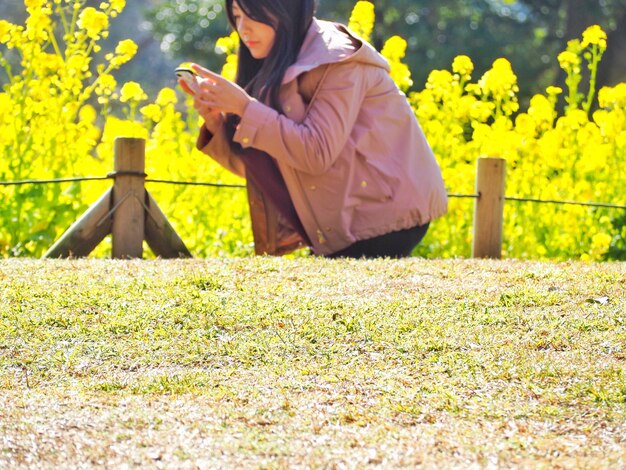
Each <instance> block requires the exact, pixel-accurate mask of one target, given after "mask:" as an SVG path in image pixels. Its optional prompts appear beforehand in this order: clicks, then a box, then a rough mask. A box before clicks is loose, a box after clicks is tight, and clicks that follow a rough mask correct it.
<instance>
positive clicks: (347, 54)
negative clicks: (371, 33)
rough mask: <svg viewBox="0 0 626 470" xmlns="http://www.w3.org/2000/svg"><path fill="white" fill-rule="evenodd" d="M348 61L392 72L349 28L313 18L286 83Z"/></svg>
mask: <svg viewBox="0 0 626 470" xmlns="http://www.w3.org/2000/svg"><path fill="white" fill-rule="evenodd" d="M348 61H350V62H352V61H356V62H360V63H363V64H367V65H373V66H376V67H381V68H383V69H385V70H386V71H387V72H389V70H390V68H389V62H387V60H386V59H385V58H384V57H383V56H382V55H380V54H379V53H378V51H376V49H374V48H373V47H372V46H371V45H370V44H369V43H368V42H367V41H365V40H363V39H361V38H360V37H358V36H357V35H356V34H355V33H354V32H352V31H351V30H350V29H349V28H348V27H346V26H344V25H342V24H340V23H333V22H330V21H322V20H318V19H317V18H313V22H312V23H311V26H310V27H309V30H308V31H307V34H306V37H305V38H304V42H303V43H302V47H301V48H300V53H299V54H298V58H297V59H296V62H295V63H294V64H292V65H290V66H289V67H288V68H287V70H286V71H285V76H284V77H283V81H282V83H283V84H285V83H288V82H290V81H292V80H295V79H296V78H297V77H298V76H299V75H300V74H302V73H305V72H308V71H309V70H312V69H314V68H316V67H319V66H320V65H326V64H333V63H337V62H348Z"/></svg>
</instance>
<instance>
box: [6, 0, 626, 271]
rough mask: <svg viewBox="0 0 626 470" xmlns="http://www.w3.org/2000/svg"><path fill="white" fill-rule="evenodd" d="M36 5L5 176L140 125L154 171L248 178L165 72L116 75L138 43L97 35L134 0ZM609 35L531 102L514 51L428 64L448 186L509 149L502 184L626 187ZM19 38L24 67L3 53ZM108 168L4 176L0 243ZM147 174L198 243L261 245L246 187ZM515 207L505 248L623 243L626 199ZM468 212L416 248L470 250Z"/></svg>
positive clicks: (48, 234) (393, 42) (24, 232)
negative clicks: (603, 65) (600, 205)
mask: <svg viewBox="0 0 626 470" xmlns="http://www.w3.org/2000/svg"><path fill="white" fill-rule="evenodd" d="M25 7H26V10H27V13H28V17H27V19H26V21H25V23H24V24H23V25H19V24H13V23H10V22H7V21H5V20H0V54H1V55H0V60H1V65H2V66H3V67H4V71H5V73H4V75H3V76H1V78H0V80H1V83H2V93H0V104H1V107H2V110H3V113H2V115H0V136H1V137H0V139H1V140H0V158H1V160H0V180H3V181H12V180H22V179H27V178H52V177H63V176H79V175H97V176H101V175H105V174H106V173H107V172H109V171H110V170H111V169H112V166H113V163H112V159H113V155H112V143H113V139H114V138H115V137H118V136H131V137H144V138H146V139H147V158H146V162H147V173H148V175H149V177H150V178H154V179H157V178H160V179H173V180H190V181H193V180H200V181H210V182H225V183H242V181H241V180H240V179H238V178H236V177H234V176H232V175H230V174H228V173H226V172H225V171H224V170H222V169H221V168H220V167H219V166H218V165H216V164H215V163H213V162H212V161H211V160H210V159H208V158H206V156H204V155H202V154H201V153H199V152H198V151H197V150H195V136H196V133H197V129H198V125H199V122H198V118H197V116H196V115H195V114H194V113H193V112H192V111H191V108H190V103H189V101H185V98H183V95H182V93H180V92H178V91H174V90H172V89H170V88H164V89H162V90H161V91H160V92H158V94H156V96H155V97H154V98H152V99H150V98H148V96H147V95H146V93H145V92H144V90H143V87H142V84H141V83H139V82H126V83H118V82H117V81H116V79H115V75H114V73H115V72H116V71H117V70H118V69H119V68H120V67H122V66H123V65H124V64H125V63H126V62H128V61H130V60H131V59H132V57H133V56H134V55H135V53H136V45H135V44H134V43H133V42H132V41H129V40H121V41H120V42H119V43H118V45H117V46H116V47H115V48H114V49H113V50H112V51H100V50H99V49H100V48H101V46H100V44H101V42H102V40H103V38H105V37H106V36H107V35H108V31H109V27H110V22H111V21H114V18H115V17H116V16H117V14H119V12H120V11H122V10H123V9H124V7H125V2H124V0H117V1H112V2H110V3H106V2H105V3H102V4H101V5H99V7H98V8H94V7H88V6H86V5H85V3H84V2H82V1H75V0H55V1H44V0H27V1H25ZM374 15H375V11H374V8H373V7H372V4H370V3H369V2H357V3H356V5H355V8H354V9H353V12H352V14H351V16H350V26H352V27H353V28H354V29H355V30H357V31H358V32H359V33H360V34H363V35H365V36H368V35H370V34H372V31H374V30H375V26H374V20H375V16H374ZM220 44H221V46H222V49H224V50H225V51H226V52H229V53H230V55H227V57H228V58H227V59H226V67H225V68H224V73H225V74H226V75H230V76H232V73H233V67H234V63H233V57H232V52H233V49H232V41H229V40H227V39H224V40H222V41H221V43H220ZM606 47H607V40H606V35H605V33H604V32H603V31H602V30H601V29H600V28H599V27H597V26H594V27H590V28H589V29H588V30H587V31H585V34H584V35H583V36H582V38H579V39H576V40H573V41H571V42H570V44H569V45H568V48H567V50H566V51H563V52H562V53H561V54H560V55H559V56H558V61H559V64H560V66H561V67H562V69H563V73H565V74H566V75H567V77H568V78H567V82H566V83H567V89H565V90H561V89H560V88H557V87H549V88H547V89H546V91H545V93H542V94H537V95H535V96H534V97H532V98H531V99H530V103H529V105H528V106H525V107H524V108H523V109H520V104H519V99H518V93H519V86H520V85H519V83H518V80H517V75H516V73H515V71H514V70H513V68H512V66H511V64H510V62H509V61H508V60H507V59H505V58H499V59H497V60H495V61H494V62H493V64H492V67H491V68H490V69H489V70H486V71H484V72H482V74H481V73H480V72H478V73H476V72H475V71H474V65H473V62H472V59H471V58H470V57H467V56H458V57H456V58H455V59H454V61H453V63H452V64H451V67H450V70H434V71H432V72H431V73H430V75H429V77H428V80H427V83H426V85H425V87H424V89H423V90H420V91H418V92H409V99H410V102H411V104H412V105H413V107H414V109H415V112H416V115H417V116H418V118H419V120H420V123H421V125H422V127H423V128H424V131H425V132H426V134H427V136H428V139H429V141H430V142H431V145H432V146H433V148H434V150H435V153H436V155H437V157H438V159H439V162H440V164H441V166H442V170H443V172H444V179H445V181H446V184H447V187H448V190H449V192H451V193H465V194H471V193H473V185H474V172H475V165H476V160H477V158H479V157H481V156H500V157H504V158H506V159H507V163H508V175H507V195H510V196H517V197H534V198H537V197H539V198H544V199H567V200H577V201H602V202H612V203H620V202H623V189H622V188H623V187H624V186H625V185H624V177H623V174H622V173H621V172H620V171H619V168H620V167H621V165H622V164H623V162H624V158H625V157H626V155H625V152H626V150H625V149H626V118H625V108H626V84H623V83H622V84H619V85H617V86H615V87H605V88H603V89H601V90H600V91H599V93H598V94H597V96H596V94H595V83H594V77H595V71H596V70H597V68H598V64H599V61H600V58H601V56H602V54H603V53H604V52H605V50H606ZM609 47H610V46H609ZM406 50H407V43H406V41H405V40H404V39H403V38H401V37H400V36H392V37H390V38H389V39H388V40H387V41H385V42H384V43H383V46H382V47H381V52H382V53H383V55H385V57H387V59H388V60H389V61H390V63H391V65H392V75H393V77H394V79H395V80H396V82H397V83H398V85H399V86H400V88H401V89H403V90H407V91H408V90H409V88H410V87H411V85H412V78H411V72H410V70H409V68H408V67H407V66H406V65H405V63H404V61H405V51H406ZM16 52H17V53H18V55H19V57H20V58H21V63H20V64H19V66H17V67H16V66H11V65H10V63H11V62H10V61H8V60H6V58H5V57H6V55H7V54H12V55H15V53H16ZM96 57H97V58H98V60H96ZM101 57H103V59H102V60H100V58H101ZM554 60H557V58H554ZM584 72H585V73H584ZM583 76H585V77H587V76H588V77H589V80H587V79H586V78H585V80H587V81H590V84H589V86H587V85H586V83H584V82H583V78H582V77H583ZM477 77H478V78H477ZM581 90H585V92H584V93H583V92H581ZM562 108H564V111H559V110H560V109H562ZM4 110H7V111H4ZM110 184H111V183H110V181H106V182H102V183H99V182H88V183H72V184H65V185H46V186H41V185H25V186H0V219H1V220H2V227H1V228H0V255H1V256H24V255H26V256H40V255H41V254H42V253H43V252H44V251H45V250H46V249H47V248H48V247H49V246H50V245H51V244H52V243H53V242H54V240H55V239H56V238H58V237H59V236H60V234H61V233H62V232H63V230H65V229H66V228H67V227H68V226H69V225H70V224H71V223H72V222H73V221H74V220H75V219H76V218H77V217H78V216H79V215H80V214H81V213H82V212H83V211H84V210H85V209H86V208H87V207H88V206H89V204H91V203H93V202H94V201H95V200H96V199H97V198H98V197H99V195H100V194H101V193H102V192H103V191H104V190H105V189H106V188H107V187H108V186H110ZM148 189H149V190H150V192H151V193H152V195H153V196H154V197H155V199H156V200H157V202H158V203H159V205H160V207H161V208H162V210H163V211H164V212H165V214H166V215H167V216H168V218H169V219H170V221H171V222H172V224H173V225H174V227H175V229H176V230H177V231H178V233H179V234H180V235H181V237H182V238H183V240H184V241H185V243H186V244H187V245H188V247H189V248H190V250H191V251H192V253H193V254H194V255H195V256H213V255H222V254H227V255H246V254H250V253H252V247H251V234H250V230H249V221H248V216H247V204H246V200H245V192H244V191H243V190H241V189H217V188H207V187H189V186H173V185H157V184H150V185H149V186H148ZM505 211H506V212H505V221H506V222H505V223H506V227H505V232H504V238H505V240H504V243H505V246H504V255H505V256H512V257H525V258H556V259H566V258H583V259H603V258H607V257H618V258H625V257H626V245H625V244H624V237H625V236H626V229H625V228H624V225H625V223H626V216H624V212H623V211H620V210H609V209H589V208H582V207H578V206H560V205H547V204H546V205H537V204H532V203H517V202H515V203H511V202H510V203H507V205H506V209H505ZM471 224H472V202H471V200H468V199H452V200H451V204H450V213H449V214H448V215H447V216H446V217H444V218H443V219H440V220H438V221H437V222H436V223H435V224H433V228H432V230H431V232H430V233H429V235H428V236H427V238H426V239H425V241H424V243H423V245H422V246H420V247H419V248H418V250H417V254H419V255H423V256H430V257H451V256H469V254H470V244H471ZM106 249H107V246H106V244H104V245H102V246H101V247H100V248H99V249H98V250H97V252H96V254H97V255H104V254H106Z"/></svg>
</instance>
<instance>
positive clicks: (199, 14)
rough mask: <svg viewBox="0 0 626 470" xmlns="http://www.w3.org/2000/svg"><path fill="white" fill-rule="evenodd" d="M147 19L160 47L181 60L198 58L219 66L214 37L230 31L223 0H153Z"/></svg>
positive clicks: (196, 60) (211, 66) (190, 60)
mask: <svg viewBox="0 0 626 470" xmlns="http://www.w3.org/2000/svg"><path fill="white" fill-rule="evenodd" d="M151 3H152V6H151V7H150V8H148V9H147V10H146V19H147V20H148V22H149V24H150V29H151V31H152V33H153V35H154V36H155V37H156V38H158V40H159V41H160V44H161V50H162V51H163V52H165V53H166V54H167V55H168V56H170V57H177V58H179V59H180V61H182V62H187V61H189V62H198V63H201V64H204V65H205V66H207V67H209V68H211V69H217V70H219V68H220V67H221V65H222V63H223V58H220V57H219V55H218V54H216V51H215V41H216V39H218V38H219V37H221V36H225V35H227V34H229V33H230V28H229V26H228V23H227V20H226V15H225V14H224V13H223V8H224V1H223V0H176V1H168V0H154V1H153V2H151Z"/></svg>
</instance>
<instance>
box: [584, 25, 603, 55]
mask: <svg viewBox="0 0 626 470" xmlns="http://www.w3.org/2000/svg"><path fill="white" fill-rule="evenodd" d="M606 39H607V36H606V33H605V32H604V31H603V30H602V28H601V27H600V26H598V25H597V24H594V25H593V26H589V27H588V28H587V29H586V30H585V31H584V32H583V42H582V44H581V46H582V47H583V48H584V47H587V46H589V45H597V46H598V47H599V48H600V50H602V51H604V50H605V49H606Z"/></svg>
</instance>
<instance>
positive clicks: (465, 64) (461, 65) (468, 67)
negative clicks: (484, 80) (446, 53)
mask: <svg viewBox="0 0 626 470" xmlns="http://www.w3.org/2000/svg"><path fill="white" fill-rule="evenodd" d="M452 71H453V72H454V73H458V74H459V76H460V77H461V78H462V79H465V80H469V79H470V78H471V75H472V72H473V71H474V64H473V63H472V59H470V58H469V57H468V56H466V55H459V56H456V57H455V58H454V60H453V61H452Z"/></svg>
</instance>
